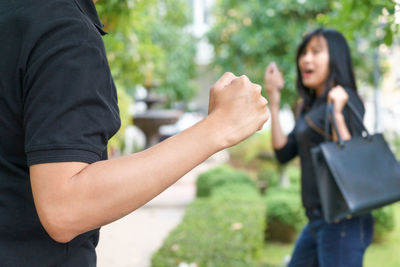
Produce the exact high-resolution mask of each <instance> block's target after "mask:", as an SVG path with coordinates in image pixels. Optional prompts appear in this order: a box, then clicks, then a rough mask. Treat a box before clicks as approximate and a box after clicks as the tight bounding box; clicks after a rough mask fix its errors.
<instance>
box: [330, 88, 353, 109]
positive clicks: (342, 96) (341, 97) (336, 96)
mask: <svg viewBox="0 0 400 267" xmlns="http://www.w3.org/2000/svg"><path fill="white" fill-rule="evenodd" d="M348 100H349V95H348V94H347V92H346V90H344V88H343V87H342V86H340V85H338V86H335V87H333V88H332V89H331V90H330V91H329V94H328V104H330V103H333V110H334V112H335V114H340V113H342V111H343V108H344V107H345V106H346V104H347V101H348Z"/></svg>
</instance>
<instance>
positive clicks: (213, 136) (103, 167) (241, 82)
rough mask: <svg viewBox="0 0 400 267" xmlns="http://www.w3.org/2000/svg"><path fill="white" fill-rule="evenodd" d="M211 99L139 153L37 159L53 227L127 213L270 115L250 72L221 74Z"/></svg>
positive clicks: (37, 189) (97, 222)
mask: <svg viewBox="0 0 400 267" xmlns="http://www.w3.org/2000/svg"><path fill="white" fill-rule="evenodd" d="M210 103H211V108H210V110H209V115H208V116H207V117H206V118H205V119H204V120H202V121H201V122H199V123H197V124H196V125H194V126H193V127H191V128H189V129H187V130H186V131H183V132H181V133H179V134H177V135H176V136H173V137H171V138H169V139H167V140H165V141H164V142H162V143H160V144H157V145H155V146H154V147H152V148H149V149H147V150H145V151H142V152H140V153H137V154H133V155H129V156H124V157H120V158H118V159H112V160H106V161H99V162H96V163H93V164H86V163H81V162H63V163H46V164H36V165H32V166H31V167H30V176H31V184H32V192H33V196H34V201H35V206H36V209H37V212H38V215H39V218H40V220H41V223H42V225H43V226H44V228H45V229H46V231H47V232H48V233H49V235H50V236H51V237H52V238H53V239H54V240H56V241H58V242H68V241H70V240H72V239H73V238H74V237H76V236H77V235H79V234H82V233H84V232H87V231H89V230H92V229H95V228H98V227H100V226H103V225H105V224H108V223H110V222H113V221H115V220H117V219H119V218H121V217H123V216H125V215H127V214H129V213H130V212H132V211H134V210H135V209H137V208H139V207H140V206H142V205H143V204H145V203H146V202H148V201H149V200H151V199H152V198H154V197H155V196H157V195H158V194H159V193H161V192H162V191H164V190H165V189H166V188H167V187H169V186H170V185H172V184H173V183H174V182H176V181H177V180H178V179H179V178H180V177H182V176H183V175H184V174H185V173H187V172H188V171H190V170H191V169H192V168H194V167H195V166H197V165H198V164H200V163H201V162H203V161H204V160H206V159H207V158H208V157H209V156H211V155H212V154H214V153H215V152H217V151H219V150H221V149H224V148H226V147H229V146H232V145H235V144H237V143H239V142H240V141H242V140H243V139H245V138H247V137H248V136H250V135H252V134H253V133H254V132H255V131H257V130H259V129H261V127H262V125H263V124H264V123H265V121H266V120H267V119H268V112H267V109H266V104H267V101H266V100H265V98H263V97H262V96H261V87H260V86H258V85H255V84H252V83H251V82H250V81H249V80H248V78H247V77H245V76H242V77H240V78H237V77H235V76H234V75H233V74H231V73H226V74H224V76H223V77H222V78H221V79H220V80H218V81H217V83H216V84H215V85H214V87H213V88H212V90H211V92H210Z"/></svg>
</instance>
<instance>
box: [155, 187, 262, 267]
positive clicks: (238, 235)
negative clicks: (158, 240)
mask: <svg viewBox="0 0 400 267" xmlns="http://www.w3.org/2000/svg"><path fill="white" fill-rule="evenodd" d="M239 188H240V186H238V185H232V186H231V185H230V186H227V187H225V186H223V187H220V188H218V189H216V191H214V192H213V196H212V197H209V198H198V199H196V200H195V201H194V202H193V203H192V204H191V205H190V206H189V207H188V209H187V211H186V214H185V217H184V219H183V221H182V223H181V224H180V225H179V226H178V227H177V228H176V229H175V230H174V231H172V232H171V234H170V235H169V236H168V237H167V239H166V240H165V241H164V244H163V246H162V247H161V248H160V249H159V250H158V251H157V252H156V253H155V254H154V255H153V258H152V267H169V266H171V267H172V266H179V264H180V263H183V262H185V263H188V264H190V263H196V264H197V265H196V266H199V267H226V266H229V267H243V266H257V262H256V258H258V255H259V253H260V250H261V249H262V245H263V234H262V233H263V231H264V228H265V215H264V214H265V205H264V203H263V201H262V198H261V197H259V196H258V195H257V194H256V193H255V192H256V191H253V189H251V186H249V185H243V188H244V189H243V191H242V192H243V194H240V193H238V192H239ZM239 195H240V196H239ZM227 200H229V201H227Z"/></svg>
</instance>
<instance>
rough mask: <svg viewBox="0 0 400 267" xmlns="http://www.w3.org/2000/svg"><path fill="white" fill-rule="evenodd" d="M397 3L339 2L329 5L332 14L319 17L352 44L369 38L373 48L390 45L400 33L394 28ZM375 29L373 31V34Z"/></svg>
mask: <svg viewBox="0 0 400 267" xmlns="http://www.w3.org/2000/svg"><path fill="white" fill-rule="evenodd" d="M395 5H396V3H395V1H385V0H340V1H338V0H336V1H330V10H331V12H329V13H326V14H323V15H321V16H319V17H318V20H319V22H321V23H322V24H324V25H335V28H336V29H338V30H339V31H341V32H342V33H343V34H344V35H345V36H346V38H347V39H348V40H349V41H356V40H357V38H359V37H363V38H368V39H369V41H371V42H373V44H374V45H378V44H380V43H385V44H386V45H391V44H392V42H393V35H394V34H396V33H398V31H399V25H396V24H395V17H394V15H395ZM371 29H373V30H371Z"/></svg>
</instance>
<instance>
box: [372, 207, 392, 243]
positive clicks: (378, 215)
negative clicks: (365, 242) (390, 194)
mask: <svg viewBox="0 0 400 267" xmlns="http://www.w3.org/2000/svg"><path fill="white" fill-rule="evenodd" d="M372 215H373V216H374V220H375V224H374V242H382V241H383V240H384V239H385V236H386V235H387V234H388V233H390V232H391V231H393V229H394V227H395V220H394V209H393V206H392V205H390V206H386V207H383V208H380V209H377V210H374V211H373V212H372Z"/></svg>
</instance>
